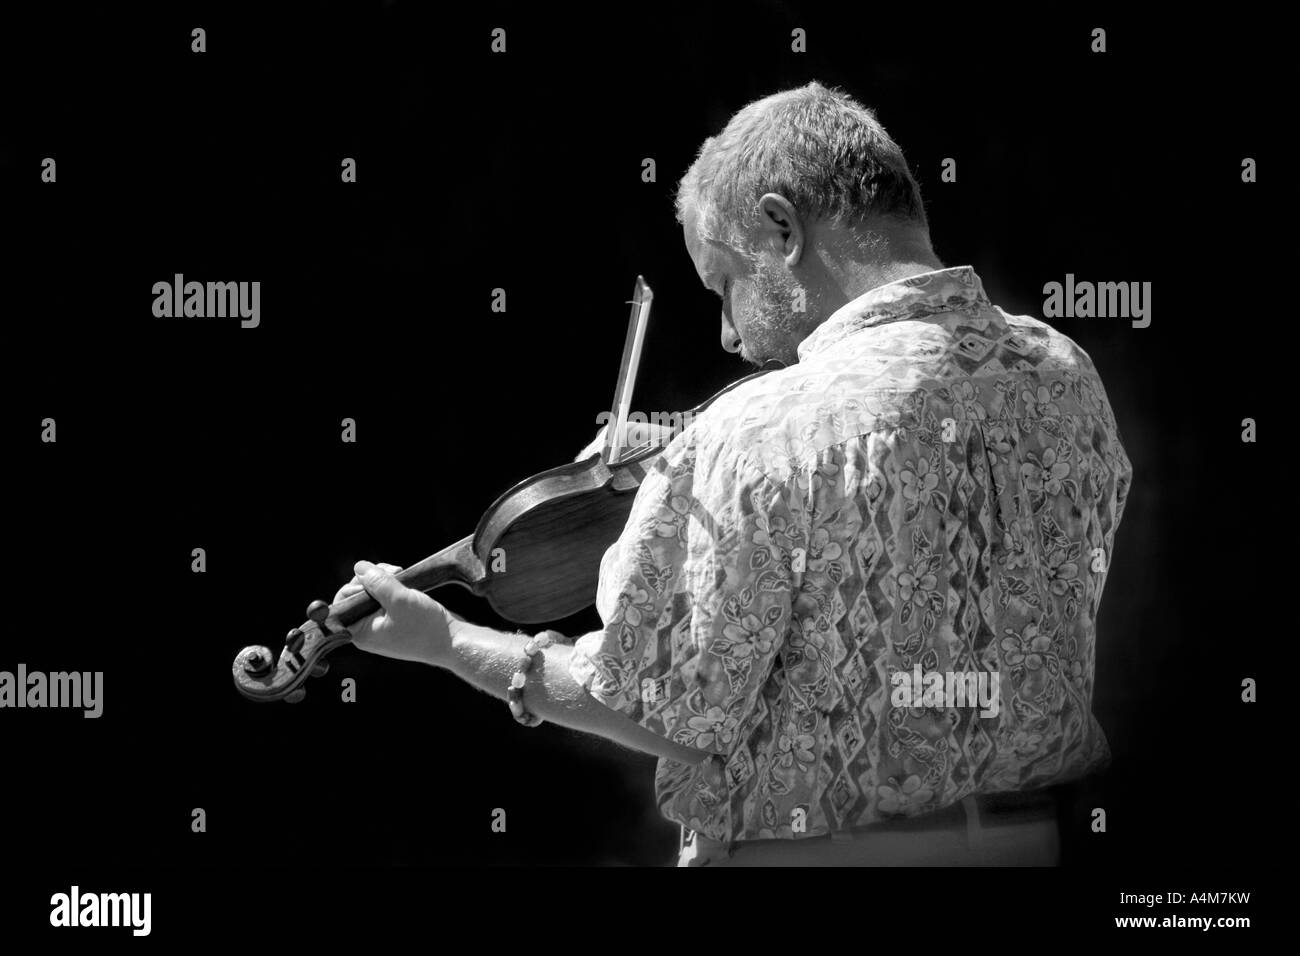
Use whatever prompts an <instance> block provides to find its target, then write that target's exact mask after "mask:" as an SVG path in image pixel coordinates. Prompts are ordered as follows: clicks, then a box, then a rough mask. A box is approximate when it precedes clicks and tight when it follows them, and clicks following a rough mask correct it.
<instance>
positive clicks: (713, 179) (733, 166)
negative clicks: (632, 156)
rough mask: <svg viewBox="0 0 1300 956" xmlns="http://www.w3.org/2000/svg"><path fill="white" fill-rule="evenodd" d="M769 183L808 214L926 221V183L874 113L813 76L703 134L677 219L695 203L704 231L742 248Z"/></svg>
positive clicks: (842, 219)
mask: <svg viewBox="0 0 1300 956" xmlns="http://www.w3.org/2000/svg"><path fill="white" fill-rule="evenodd" d="M769 192H772V193H778V194H780V195H782V196H784V197H785V198H786V199H788V200H789V201H790V202H791V203H792V204H793V205H794V207H795V208H796V209H798V210H799V212H800V214H802V215H804V216H807V217H810V218H827V219H831V220H832V221H834V222H836V223H839V224H849V225H860V224H862V223H864V222H865V221H866V220H867V219H868V217H873V216H874V217H884V218H889V219H895V220H900V221H903V222H908V223H913V224H916V225H918V226H920V227H921V228H922V229H927V230H928V228H929V223H928V222H927V220H926V216H925V206H924V205H923V204H922V202H921V189H920V187H919V186H918V185H917V183H916V180H915V179H914V178H913V177H912V173H911V170H909V169H908V168H907V161H906V160H905V159H904V158H903V151H902V150H901V149H899V148H898V144H897V143H895V142H894V141H893V140H892V139H890V138H889V134H888V133H886V132H885V128H884V127H883V126H881V125H880V123H879V121H877V119H876V115H875V113H873V112H872V111H871V110H870V109H868V108H867V107H865V106H863V105H862V104H861V103H859V102H857V101H856V100H854V99H853V98H852V97H851V96H849V95H848V94H847V93H845V92H844V91H842V90H839V89H835V88H833V87H832V88H829V89H828V88H827V87H824V86H822V85H821V84H820V83H817V82H812V83H809V84H808V85H807V86H802V87H799V88H798V89H793V90H786V91H784V92H781V93H775V94H773V95H772V96H768V97H765V98H764V99H761V100H755V101H754V102H753V103H750V104H749V105H748V106H745V107H744V108H743V109H741V110H740V111H739V112H738V113H736V115H735V116H733V117H732V118H731V121H730V122H729V123H727V126H726V128H725V129H724V130H723V131H722V132H721V133H719V134H718V135H717V136H711V137H709V138H708V139H706V140H705V141H704V145H702V146H701V147H700V151H699V153H698V155H697V156H696V158H695V162H694V163H692V164H691V168H690V169H689V170H687V171H686V175H685V176H683V177H682V181H681V183H680V184H679V185H678V187H677V221H678V222H682V223H684V222H685V219H686V215H687V213H688V212H689V211H690V210H692V209H694V210H695V211H696V213H697V215H698V216H699V219H698V222H697V228H698V230H699V233H700V235H701V237H703V238H709V239H718V240H721V241H723V242H726V243H728V244H729V245H732V246H735V247H736V248H741V247H742V246H743V245H744V237H745V236H747V235H749V234H750V233H751V231H752V230H753V229H754V227H755V226H757V225H758V218H759V216H758V209H757V205H758V200H759V199H760V198H761V197H762V196H763V195H764V194H765V193H769Z"/></svg>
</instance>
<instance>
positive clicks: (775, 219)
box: [758, 193, 806, 267]
mask: <svg viewBox="0 0 1300 956" xmlns="http://www.w3.org/2000/svg"><path fill="white" fill-rule="evenodd" d="M758 229H759V235H760V236H761V237H762V240H763V242H764V244H766V245H767V248H769V249H773V250H775V251H779V252H780V254H781V255H782V257H784V259H785V264H786V266H788V267H794V266H796V265H798V264H799V260H800V258H802V256H803V250H804V242H805V240H806V237H805V235H804V228H803V220H802V219H800V218H799V213H798V211H797V210H796V209H795V208H794V206H793V205H792V204H791V203H790V201H789V200H788V199H786V198H785V197H784V196H782V195H781V194H780V193H765V194H764V195H763V197H762V198H761V199H759V201H758Z"/></svg>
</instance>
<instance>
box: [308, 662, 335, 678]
mask: <svg viewBox="0 0 1300 956" xmlns="http://www.w3.org/2000/svg"><path fill="white" fill-rule="evenodd" d="M329 670H330V663H329V661H321V662H320V663H319V664H317V665H316V666H315V667H313V668H312V669H311V676H312V677H324V676H325V675H326V674H328V673H329Z"/></svg>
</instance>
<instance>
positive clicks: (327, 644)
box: [232, 601, 352, 704]
mask: <svg viewBox="0 0 1300 956" xmlns="http://www.w3.org/2000/svg"><path fill="white" fill-rule="evenodd" d="M351 640H352V633H351V632H350V631H349V630H348V629H347V628H346V627H343V626H342V625H341V624H340V623H339V622H338V620H337V619H336V618H333V617H331V616H330V606H329V604H327V603H326V602H324V601H312V602H311V604H309V605H308V606H307V620H306V622H304V623H303V624H301V625H300V626H298V627H295V628H294V629H293V630H291V631H290V632H289V633H288V634H286V635H285V638H284V647H283V648H282V649H281V650H280V657H279V659H278V660H277V661H276V664H275V667H274V668H272V666H271V652H270V650H268V649H267V648H265V647H246V648H244V649H243V650H242V651H240V652H239V654H238V655H236V657H235V663H234V665H233V668H232V673H233V675H234V678H235V686H236V687H237V688H238V689H239V692H240V693H242V694H243V695H244V696H245V697H249V698H251V699H253V700H259V701H268V700H285V701H288V702H289V703H291V704H296V703H298V701H300V700H302V699H303V698H304V697H306V696H307V689H306V688H305V687H304V686H302V685H303V684H305V683H306V681H307V678H308V677H321V676H323V675H324V674H326V673H327V672H328V671H329V664H328V663H327V662H326V661H325V660H324V658H325V655H326V654H328V653H329V652H330V651H332V650H334V649H335V648H337V647H340V646H342V645H343V644H346V643H348V642H350V641H351Z"/></svg>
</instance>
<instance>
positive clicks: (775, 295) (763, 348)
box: [740, 258, 816, 366]
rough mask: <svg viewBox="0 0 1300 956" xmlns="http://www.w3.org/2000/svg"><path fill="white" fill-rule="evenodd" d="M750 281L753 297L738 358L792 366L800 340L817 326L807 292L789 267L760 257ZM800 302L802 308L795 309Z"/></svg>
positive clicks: (750, 361)
mask: <svg viewBox="0 0 1300 956" xmlns="http://www.w3.org/2000/svg"><path fill="white" fill-rule="evenodd" d="M753 283H754V299H753V300H752V301H751V302H750V303H748V308H746V310H745V314H746V315H747V316H748V318H747V319H746V321H745V328H744V331H743V332H742V333H741V339H740V342H741V346H740V357H741V358H743V359H744V360H745V361H746V362H748V363H750V364H751V365H755V366H761V365H762V364H763V363H765V362H768V361H771V360H772V359H776V360H778V361H780V362H781V363H782V364H784V365H793V364H794V363H795V362H797V361H798V360H799V354H798V346H799V343H800V342H802V341H803V340H804V338H805V337H806V336H807V334H808V332H809V331H811V329H812V327H814V326H815V325H816V323H815V322H812V321H810V317H809V313H808V311H807V309H808V306H809V302H808V296H807V292H806V290H805V289H804V288H803V286H801V285H800V284H799V283H798V282H797V281H795V278H794V276H792V275H791V274H790V271H789V270H788V269H784V268H776V267H773V266H771V265H769V264H768V263H767V262H766V261H765V260H764V259H762V258H759V259H756V260H755V262H754V277H753ZM800 301H802V304H803V306H804V311H796V310H795V303H796V302H800Z"/></svg>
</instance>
